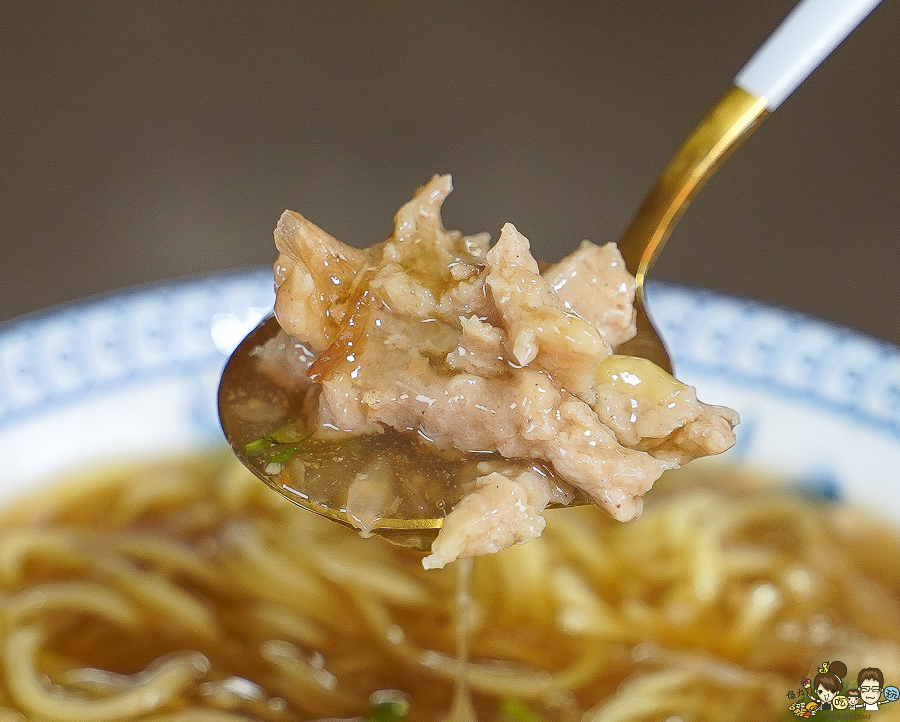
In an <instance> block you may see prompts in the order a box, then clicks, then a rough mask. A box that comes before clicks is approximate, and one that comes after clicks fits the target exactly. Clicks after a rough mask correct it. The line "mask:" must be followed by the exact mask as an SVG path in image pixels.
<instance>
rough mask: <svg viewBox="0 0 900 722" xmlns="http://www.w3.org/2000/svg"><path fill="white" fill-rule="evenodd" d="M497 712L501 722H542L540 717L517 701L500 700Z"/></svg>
mask: <svg viewBox="0 0 900 722" xmlns="http://www.w3.org/2000/svg"><path fill="white" fill-rule="evenodd" d="M499 711H500V718H501V719H502V720H503V722H542V720H541V718H540V717H538V716H537V715H536V714H535V713H534V712H532V711H531V709H530V708H528V707H527V706H526V705H525V704H523V703H522V702H520V701H519V700H517V699H510V698H507V699H502V700H500V707H499Z"/></svg>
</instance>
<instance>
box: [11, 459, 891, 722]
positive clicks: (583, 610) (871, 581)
mask: <svg viewBox="0 0 900 722" xmlns="http://www.w3.org/2000/svg"><path fill="white" fill-rule="evenodd" d="M726 469H727V467H725V466H722V465H716V464H710V465H708V466H705V467H703V469H700V470H697V469H690V470H687V471H685V472H675V473H673V475H672V476H671V478H670V477H669V475H667V476H666V478H664V480H663V481H662V482H661V483H660V485H659V487H658V488H659V491H658V493H655V495H654V498H653V499H652V500H650V501H649V502H648V505H647V509H646V511H645V514H644V517H643V518H642V519H641V520H639V521H637V522H635V523H633V524H620V523H618V522H615V521H613V520H611V519H609V518H607V517H605V515H603V514H601V513H600V512H598V510H596V509H593V508H582V509H567V510H560V511H556V512H552V513H550V514H549V515H548V525H547V529H546V531H545V532H544V535H543V536H542V537H541V538H539V539H536V540H534V541H532V542H529V543H528V544H525V545H521V546H516V547H513V548H511V549H509V550H506V551H504V552H501V553H500V554H496V555H492V556H489V557H484V558H479V559H477V560H475V562H474V565H473V569H472V576H471V604H470V609H469V616H468V623H469V628H470V634H469V636H468V638H467V640H468V646H469V652H470V661H469V662H468V665H467V675H466V677H467V684H468V687H469V688H470V689H471V691H472V694H473V700H474V707H475V712H476V714H477V717H478V719H479V720H482V722H491V721H493V720H503V721H504V722H506V721H507V720H520V719H538V720H544V721H545V722H550V721H551V720H558V721H561V722H568V721H570V720H571V721H575V720H584V721H585V722H594V721H596V722H599V721H600V720H603V722H630V721H632V720H666V719H676V718H677V719H684V720H689V719H690V720H721V719H730V720H758V719H775V718H783V717H784V715H785V712H786V710H787V707H788V701H787V699H786V697H785V693H786V691H787V690H790V689H792V688H793V687H795V686H796V684H795V683H796V680H798V679H800V678H801V677H803V676H804V675H805V674H807V673H808V670H809V669H812V668H814V666H815V665H817V664H819V663H820V662H821V660H828V659H844V660H853V661H854V663H855V662H856V661H859V663H860V664H863V663H865V664H870V663H871V664H873V665H875V664H877V666H879V667H880V668H881V669H882V670H883V671H884V676H885V678H886V679H887V678H890V679H898V678H900V603H898V599H900V575H898V572H897V569H896V562H897V560H898V559H900V539H898V535H897V532H896V530H894V529H893V528H891V527H890V526H889V525H887V524H883V523H881V522H878V521H876V520H873V519H871V518H870V517H869V516H868V515H866V514H864V513H862V512H860V511H858V510H855V509H851V508H846V507H843V506H840V505H835V504H832V503H824V502H817V501H814V500H809V499H804V498H801V497H799V496H796V495H790V494H788V493H785V492H779V491H778V490H777V487H774V488H773V487H771V486H769V485H767V484H759V483H756V482H752V481H751V480H749V479H748V478H744V477H742V476H741V475H740V474H737V473H736V472H727V471H723V470H726ZM726 474H727V476H724V475H726ZM456 584H457V574H456V571H455V570H454V569H453V568H452V565H451V567H449V568H447V569H445V570H431V571H425V570H423V569H422V566H421V554H418V553H416V552H412V551H410V550H405V549H401V548H399V547H393V546H391V545H389V544H387V543H384V542H382V541H381V540H375V539H369V540H363V539H360V538H359V537H358V536H357V535H355V534H354V533H353V532H352V531H350V530H348V529H346V528H344V527H341V526H339V525H336V524H334V523H332V522H330V521H327V520H324V519H321V518H319V517H317V516H316V515H314V514H311V513H307V512H305V511H302V510H299V509H297V508H296V507H295V506H293V505H291V504H290V503H288V502H285V501H284V500H283V499H282V498H280V497H279V496H278V495H276V494H274V493H272V492H271V491H270V490H268V489H267V488H266V487H265V486H264V485H263V484H261V483H260V482H259V481H258V480H257V479H256V478H255V477H253V476H252V475H251V474H250V473H249V472H247V471H246V470H245V469H243V467H240V466H239V465H238V463H237V462H236V461H234V460H233V459H232V458H231V457H230V455H229V454H226V453H224V452H222V453H219V452H216V453H213V454H209V455H205V456H196V457H189V458H183V459H173V460H170V461H156V462H154V463H152V464H151V463H148V464H144V465H140V466H135V467H134V468H125V469H109V470H106V471H97V472H94V473H92V474H89V475H86V476H83V477H82V478H79V479H77V480H75V481H72V482H70V483H67V484H64V485H61V486H59V485H58V486H56V487H51V489H50V490H48V491H43V492H40V493H38V494H36V495H35V496H33V497H31V498H27V499H25V500H23V501H21V502H20V503H18V504H17V505H15V506H14V507H10V508H8V509H7V510H6V511H5V512H4V516H3V522H2V531H0V624H2V627H0V642H2V644H0V647H2V648H0V654H2V664H0V722H8V721H9V722H12V721H16V722H21V720H27V722H117V721H120V720H121V721H125V720H146V721H147V722H151V721H152V722H246V721H247V720H260V722H282V721H283V722H287V721H288V720H320V719H329V720H331V719H355V718H360V716H363V717H364V716H365V715H366V714H368V711H369V710H370V708H371V701H370V695H371V694H372V692H373V691H376V690H402V691H403V692H404V693H405V694H406V696H407V697H408V701H409V716H408V718H407V719H409V720H412V721H416V720H421V721H422V722H435V721H436V720H439V719H443V718H444V716H445V714H446V712H447V710H448V709H449V708H450V707H451V701H452V697H453V694H454V693H453V688H454V681H455V679H456V677H457V674H458V672H459V666H460V664H461V662H460V661H459V658H458V657H457V655H456V653H455V650H456V648H457V640H456V639H455V637H454V628H455V627H454V615H455V613H456V612H455V610H456V604H455V592H456V588H457V587H456ZM513 708H514V709H517V710H520V711H521V710H524V711H525V714H526V715H531V716H525V717H523V716H510V715H511V714H512V713H507V712H503V711H502V710H504V709H507V710H509V709H513ZM498 710H500V711H498ZM891 712H892V710H890V709H886V710H884V711H879V712H878V715H879V716H880V717H882V718H884V719H890V715H891ZM676 715H677V717H674V716H676Z"/></svg>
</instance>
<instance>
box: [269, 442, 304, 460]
mask: <svg viewBox="0 0 900 722" xmlns="http://www.w3.org/2000/svg"><path fill="white" fill-rule="evenodd" d="M299 450H300V447H298V446H289V447H287V448H286V449H283V450H281V451H279V452H278V453H277V454H272V456H270V457H269V462H271V463H275V464H283V463H285V462H286V461H287V460H288V459H290V458H291V457H292V456H293V455H294V454H296V453H297V452H298V451H299Z"/></svg>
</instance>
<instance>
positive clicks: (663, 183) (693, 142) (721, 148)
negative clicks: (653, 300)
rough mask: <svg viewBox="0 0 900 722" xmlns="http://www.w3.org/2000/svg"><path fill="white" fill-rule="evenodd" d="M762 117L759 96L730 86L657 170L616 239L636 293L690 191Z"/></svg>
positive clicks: (763, 103)
mask: <svg viewBox="0 0 900 722" xmlns="http://www.w3.org/2000/svg"><path fill="white" fill-rule="evenodd" d="M767 115H768V111H767V110H766V100H765V98H760V97H757V96H754V95H751V94H750V93H748V92H747V91H745V90H743V89H741V88H739V87H737V86H736V85H732V86H730V87H729V88H728V90H726V91H725V93H724V94H723V95H722V97H721V98H720V99H719V100H718V102H717V103H716V104H715V105H714V106H713V107H712V109H711V110H710V111H709V112H708V113H707V115H706V117H704V118H703V120H702V121H701V122H700V123H699V124H698V125H697V127H696V128H695V129H694V130H693V132H692V133H691V134H690V135H689V136H688V137H687V138H686V139H685V141H684V143H682V145H681V147H680V148H679V149H678V150H677V152H676V153H675V155H674V156H673V157H672V160H671V161H669V164H668V165H667V166H666V167H665V168H664V169H663V172H662V173H661V174H660V176H659V178H658V179H657V181H656V185H655V186H654V187H653V189H652V190H651V191H650V193H649V194H648V195H647V197H646V199H645V200H644V202H643V204H642V205H641V207H640V208H639V209H638V212H637V214H636V215H635V217H634V220H632V222H631V225H630V226H629V227H628V229H627V230H626V231H625V233H624V234H623V235H622V238H621V239H620V241H619V250H620V251H621V252H622V256H623V258H624V259H625V265H626V267H627V268H628V270H629V271H630V272H631V273H632V274H633V275H634V276H635V278H636V279H637V283H638V289H639V292H640V291H641V289H643V284H644V279H645V276H646V274H647V273H648V272H649V270H650V268H651V267H652V265H653V263H654V261H655V260H656V258H657V256H658V255H659V253H660V251H661V250H662V248H663V246H664V245H665V242H666V240H668V238H669V235H670V234H671V232H672V229H673V228H674V227H675V224H676V223H677V222H678V219H679V218H680V217H681V214H682V213H684V211H685V209H686V208H687V206H688V205H689V204H690V202H691V199H692V198H693V197H694V194H695V193H697V191H699V190H700V189H701V188H702V187H703V185H704V184H705V183H706V180H707V179H708V178H709V177H710V176H712V174H713V173H715V172H716V170H717V169H718V167H719V165H720V164H721V163H722V162H723V161H724V160H725V159H726V158H727V157H728V156H729V155H730V154H731V152H732V151H733V150H734V149H735V148H737V147H738V146H739V145H740V144H741V142H742V141H743V140H744V139H745V138H746V137H747V136H748V135H750V133H751V132H752V131H753V130H754V129H755V128H756V127H757V126H758V125H759V123H760V122H761V121H762V120H763V119H764V118H765V117H766V116H767Z"/></svg>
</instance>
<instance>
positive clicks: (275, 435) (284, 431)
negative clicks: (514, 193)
mask: <svg viewBox="0 0 900 722" xmlns="http://www.w3.org/2000/svg"><path fill="white" fill-rule="evenodd" d="M308 437H309V434H304V433H301V432H300V431H298V430H297V427H296V426H294V425H293V424H288V425H287V426H282V427H281V428H280V429H277V430H275V431H273V432H272V433H271V434H267V435H266V438H267V439H269V440H271V441H272V442H273V443H275V444H298V443H300V442H301V441H305V440H306V439H307V438H308Z"/></svg>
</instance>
